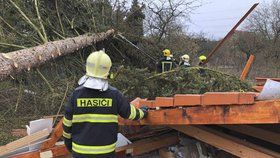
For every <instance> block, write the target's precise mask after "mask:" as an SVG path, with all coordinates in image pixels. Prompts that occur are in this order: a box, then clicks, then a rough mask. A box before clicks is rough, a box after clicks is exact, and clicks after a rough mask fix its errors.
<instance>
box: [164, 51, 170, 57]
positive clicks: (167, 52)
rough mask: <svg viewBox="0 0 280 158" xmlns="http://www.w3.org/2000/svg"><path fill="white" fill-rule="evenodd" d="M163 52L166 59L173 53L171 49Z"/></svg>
mask: <svg viewBox="0 0 280 158" xmlns="http://www.w3.org/2000/svg"><path fill="white" fill-rule="evenodd" d="M162 52H163V56H165V57H170V55H171V51H170V50H169V49H164V50H163V51H162Z"/></svg>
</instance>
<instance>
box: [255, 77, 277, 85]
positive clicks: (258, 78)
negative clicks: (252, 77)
mask: <svg viewBox="0 0 280 158" xmlns="http://www.w3.org/2000/svg"><path fill="white" fill-rule="evenodd" d="M268 79H270V80H273V81H277V82H280V78H265V77H256V81H257V85H258V86H263V85H264V84H265V82H266V80H268Z"/></svg>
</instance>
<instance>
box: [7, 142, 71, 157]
mask: <svg viewBox="0 0 280 158" xmlns="http://www.w3.org/2000/svg"><path fill="white" fill-rule="evenodd" d="M69 154H70V153H69V152H68V151H67V149H66V147H65V145H57V146H54V147H52V148H49V149H48V150H45V151H40V150H37V151H31V152H27V153H22V154H18V155H14V156H11V157H10V158H43V157H58V156H66V155H69Z"/></svg>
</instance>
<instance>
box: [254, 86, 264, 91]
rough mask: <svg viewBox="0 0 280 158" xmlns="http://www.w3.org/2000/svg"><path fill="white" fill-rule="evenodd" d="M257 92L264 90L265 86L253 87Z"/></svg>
mask: <svg viewBox="0 0 280 158" xmlns="http://www.w3.org/2000/svg"><path fill="white" fill-rule="evenodd" d="M252 88H253V89H254V90H255V91H256V92H261V91H262V90H263V86H253V87H252Z"/></svg>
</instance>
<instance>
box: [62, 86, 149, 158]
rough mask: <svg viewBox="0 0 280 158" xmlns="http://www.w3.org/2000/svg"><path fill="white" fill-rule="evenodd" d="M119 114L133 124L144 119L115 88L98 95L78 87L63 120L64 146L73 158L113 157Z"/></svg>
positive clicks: (90, 90)
mask: <svg viewBox="0 0 280 158" xmlns="http://www.w3.org/2000/svg"><path fill="white" fill-rule="evenodd" d="M118 114H119V115H120V116H121V117H123V118H125V119H131V120H139V119H141V118H143V116H144V113H143V111H142V110H140V109H136V108H135V107H134V106H133V105H130V104H129V102H128V101H127V100H126V99H125V98H124V96H123V95H122V94H121V93H120V92H119V91H118V90H117V89H116V88H114V87H110V86H109V89H108V90H106V91H103V92H101V91H99V90H94V89H89V88H85V87H82V86H80V87H78V88H76V89H75V91H74V92H73V94H72V96H71V97H70V100H69V102H68V104H67V105H66V111H65V116H64V120H63V137H64V141H65V145H66V147H67V149H68V150H69V151H71V152H72V154H73V156H74V157H79V158H80V157H81V158H83V157H102V158H107V157H113V156H114V155H115V146H116V141H117V133H118Z"/></svg>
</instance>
